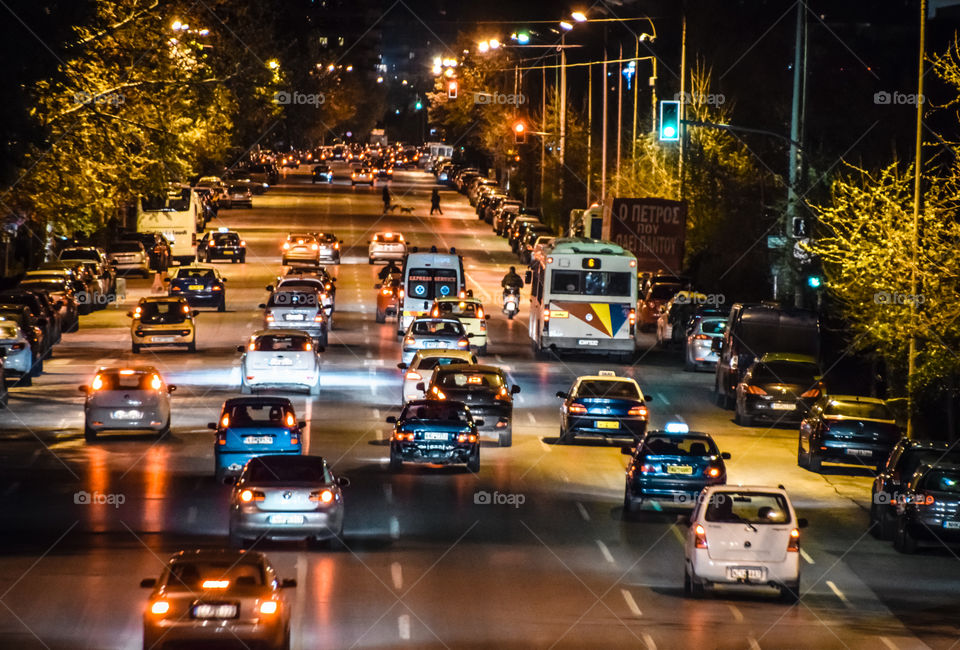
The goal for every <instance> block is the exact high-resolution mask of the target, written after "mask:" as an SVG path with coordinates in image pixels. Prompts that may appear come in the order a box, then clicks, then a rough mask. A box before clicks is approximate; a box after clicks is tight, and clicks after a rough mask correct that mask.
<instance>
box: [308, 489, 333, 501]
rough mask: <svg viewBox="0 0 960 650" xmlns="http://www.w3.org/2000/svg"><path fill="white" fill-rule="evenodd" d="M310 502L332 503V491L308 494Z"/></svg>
mask: <svg viewBox="0 0 960 650" xmlns="http://www.w3.org/2000/svg"><path fill="white" fill-rule="evenodd" d="M310 500H311V501H316V502H319V503H333V490H317V491H316V492H311V493H310Z"/></svg>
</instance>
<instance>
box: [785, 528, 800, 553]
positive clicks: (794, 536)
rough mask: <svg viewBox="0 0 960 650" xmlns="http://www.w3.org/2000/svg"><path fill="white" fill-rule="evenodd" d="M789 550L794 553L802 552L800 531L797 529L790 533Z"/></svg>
mask: <svg viewBox="0 0 960 650" xmlns="http://www.w3.org/2000/svg"><path fill="white" fill-rule="evenodd" d="M787 550H788V551H791V552H793V553H797V552H799V551H800V531H799V530H797V529H796V528H794V529H793V530H791V531H790V541H789V542H787Z"/></svg>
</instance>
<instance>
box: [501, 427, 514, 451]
mask: <svg viewBox="0 0 960 650" xmlns="http://www.w3.org/2000/svg"><path fill="white" fill-rule="evenodd" d="M512 444H513V427H511V428H509V429H507V430H506V431H504V432H502V433H501V434H500V446H501V447H509V446H511V445H512Z"/></svg>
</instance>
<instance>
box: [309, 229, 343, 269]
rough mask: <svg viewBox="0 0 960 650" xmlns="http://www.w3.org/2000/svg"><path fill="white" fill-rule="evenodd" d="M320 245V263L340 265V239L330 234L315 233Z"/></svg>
mask: <svg viewBox="0 0 960 650" xmlns="http://www.w3.org/2000/svg"><path fill="white" fill-rule="evenodd" d="M315 236H316V238H317V243H318V244H320V250H319V252H320V261H321V262H328V263H330V264H339V263H340V239H339V238H338V237H337V236H336V235H334V234H333V233H332V232H318V233H315Z"/></svg>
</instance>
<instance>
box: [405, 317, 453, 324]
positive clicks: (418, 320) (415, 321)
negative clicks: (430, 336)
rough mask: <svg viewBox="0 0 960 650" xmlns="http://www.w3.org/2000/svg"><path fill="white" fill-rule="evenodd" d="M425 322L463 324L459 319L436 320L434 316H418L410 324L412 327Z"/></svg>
mask: <svg viewBox="0 0 960 650" xmlns="http://www.w3.org/2000/svg"><path fill="white" fill-rule="evenodd" d="M425 321H432V322H435V323H456V324H457V325H462V324H463V323H461V322H460V319H459V318H443V317H442V316H441V317H438V318H434V317H433V316H417V317H416V318H415V319H413V320H412V321H411V322H410V325H411V326H412V325H413V324H414V323H423V322H425Z"/></svg>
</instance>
